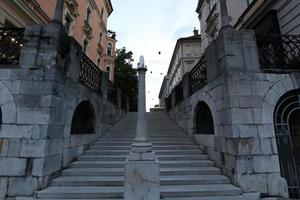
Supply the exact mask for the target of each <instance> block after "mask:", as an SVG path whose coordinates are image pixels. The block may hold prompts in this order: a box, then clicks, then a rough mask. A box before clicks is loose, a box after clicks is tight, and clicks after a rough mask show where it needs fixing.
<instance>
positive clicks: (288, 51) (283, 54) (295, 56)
mask: <svg viewBox="0 0 300 200" xmlns="http://www.w3.org/2000/svg"><path fill="white" fill-rule="evenodd" d="M257 47H258V53H259V61H260V64H261V68H262V69H265V70H279V71H280V70H300V36H298V35H257Z"/></svg>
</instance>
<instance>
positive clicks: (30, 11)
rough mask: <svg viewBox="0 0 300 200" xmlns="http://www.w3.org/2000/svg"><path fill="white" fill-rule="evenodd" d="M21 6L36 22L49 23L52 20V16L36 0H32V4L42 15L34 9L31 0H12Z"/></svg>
mask: <svg viewBox="0 0 300 200" xmlns="http://www.w3.org/2000/svg"><path fill="white" fill-rule="evenodd" d="M12 1H13V3H14V4H16V5H17V6H18V7H19V8H21V9H22V11H24V12H25V13H26V14H27V15H28V16H29V17H30V18H31V19H32V20H33V21H34V22H35V23H37V24H47V23H48V22H49V21H50V18H49V16H48V15H46V13H44V11H43V10H42V9H41V8H40V6H39V4H38V3H37V2H36V1H35V0H34V1H31V3H32V5H33V6H35V7H37V9H39V11H40V13H41V15H42V16H39V15H38V14H37V13H36V11H34V10H33V8H31V7H30V6H29V5H30V4H29V2H28V1H26V0H12Z"/></svg>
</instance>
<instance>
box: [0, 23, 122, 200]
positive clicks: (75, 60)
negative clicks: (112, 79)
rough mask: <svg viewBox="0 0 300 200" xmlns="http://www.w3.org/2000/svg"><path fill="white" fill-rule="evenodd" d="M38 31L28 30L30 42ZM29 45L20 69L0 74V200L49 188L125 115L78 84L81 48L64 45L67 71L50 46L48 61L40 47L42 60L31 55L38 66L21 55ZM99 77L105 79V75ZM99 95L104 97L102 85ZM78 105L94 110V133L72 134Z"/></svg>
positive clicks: (3, 70) (28, 52)
mask: <svg viewBox="0 0 300 200" xmlns="http://www.w3.org/2000/svg"><path fill="white" fill-rule="evenodd" d="M40 28H41V27H38V29H36V30H35V28H34V27H33V28H32V27H29V28H28V29H29V30H31V31H30V34H31V37H32V34H37V36H40V35H38V34H40V32H39V30H40ZM35 31H36V32H35ZM52 31H53V30H52ZM45 32H47V28H46V29H45V30H44V33H45ZM48 35H49V33H48ZM40 37H42V36H40ZM54 39H55V38H54ZM33 43H34V42H33ZM30 45H31V46H29V47H28V46H27V47H26V45H25V47H24V50H23V51H22V56H21V60H20V66H21V67H20V68H18V67H16V68H7V69H4V68H1V69H0V108H1V114H2V124H1V127H0V199H1V200H2V199H15V198H16V197H30V196H32V195H34V192H35V191H36V190H39V189H42V188H44V187H46V186H48V185H49V183H50V181H51V180H52V179H53V178H54V177H56V176H58V175H59V174H60V171H61V170H62V169H63V168H65V167H67V166H68V165H69V164H70V162H71V161H72V160H74V159H76V158H77V157H78V156H79V155H81V154H82V152H83V151H84V150H85V149H87V148H88V147H89V145H90V144H92V143H93V142H94V141H95V140H96V139H98V138H101V136H102V135H103V134H104V133H105V132H106V131H107V130H108V129H109V128H110V127H112V126H113V125H114V124H115V123H116V122H117V121H118V120H119V119H120V118H121V117H122V116H124V114H125V111H124V110H122V109H121V107H119V106H118V105H114V104H113V103H111V102H109V101H108V100H107V95H101V94H100V93H95V92H94V91H92V90H91V89H89V88H87V87H85V86H84V85H82V84H80V83H79V73H80V60H79V59H80V58H79V57H78V56H76V54H78V53H79V52H81V47H79V46H78V44H76V43H74V41H73V42H72V41H71V42H70V44H69V45H70V52H69V56H68V57H69V60H68V66H67V68H66V67H65V66H64V67H62V66H61V65H62V64H65V62H61V60H60V59H61V58H59V59H58V56H59V54H58V53H55V48H54V47H53V48H50V49H51V56H53V55H54V56H53V57H51V58H49V57H47V52H46V49H45V48H44V47H43V52H42V55H41V54H39V53H37V52H36V51H35V52H36V53H37V54H38V55H31V56H36V57H39V61H38V62H39V63H38V65H37V64H36V63H35V62H36V61H34V59H28V57H26V56H25V55H27V56H30V55H29V54H30V53H33V52H34V51H32V48H34V44H32V43H30ZM40 45H49V44H42V43H41V44H40ZM50 45H51V44H50ZM36 47H37V46H35V48H36ZM40 48H41V47H40ZM53 49H54V50H53ZM35 64H36V65H35ZM102 78H103V80H106V81H107V80H108V78H107V75H106V74H104V75H103V77H102ZM102 92H103V93H106V92H107V83H105V81H103V84H102ZM82 101H88V102H90V104H91V105H92V107H93V110H94V114H95V125H94V127H95V133H94V134H82V135H72V134H71V124H72V118H73V115H74V112H75V109H76V107H77V106H78V105H79V104H80V103H81V102H82Z"/></svg>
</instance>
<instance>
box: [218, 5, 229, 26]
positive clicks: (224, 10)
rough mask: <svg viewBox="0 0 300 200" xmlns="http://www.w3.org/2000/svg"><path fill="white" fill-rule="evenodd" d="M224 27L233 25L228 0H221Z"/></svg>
mask: <svg viewBox="0 0 300 200" xmlns="http://www.w3.org/2000/svg"><path fill="white" fill-rule="evenodd" d="M220 7H221V19H222V28H225V27H228V26H229V27H231V25H230V19H229V16H228V9H227V0H220Z"/></svg>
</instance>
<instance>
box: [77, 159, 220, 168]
mask: <svg viewBox="0 0 300 200" xmlns="http://www.w3.org/2000/svg"><path fill="white" fill-rule="evenodd" d="M124 166H125V161H75V162H73V163H72V164H71V167H73V168H74V167H77V168H100V167H101V168H106V167H108V168H110V167H117V168H118V167H124ZM160 166H161V167H213V166H214V162H213V161H210V160H187V161H181V160H178V161H161V162H160Z"/></svg>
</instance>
